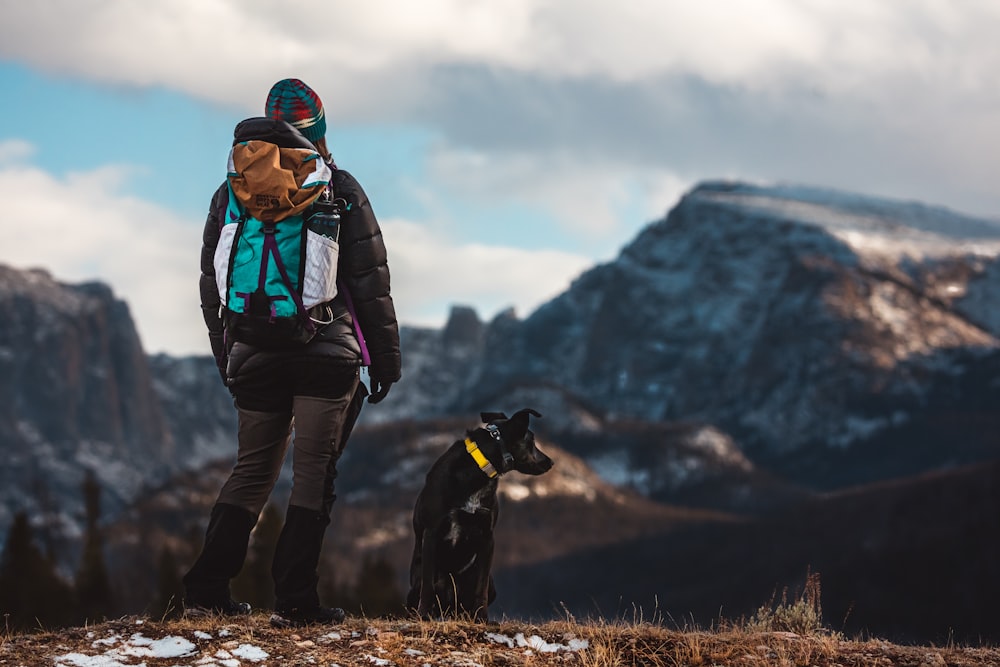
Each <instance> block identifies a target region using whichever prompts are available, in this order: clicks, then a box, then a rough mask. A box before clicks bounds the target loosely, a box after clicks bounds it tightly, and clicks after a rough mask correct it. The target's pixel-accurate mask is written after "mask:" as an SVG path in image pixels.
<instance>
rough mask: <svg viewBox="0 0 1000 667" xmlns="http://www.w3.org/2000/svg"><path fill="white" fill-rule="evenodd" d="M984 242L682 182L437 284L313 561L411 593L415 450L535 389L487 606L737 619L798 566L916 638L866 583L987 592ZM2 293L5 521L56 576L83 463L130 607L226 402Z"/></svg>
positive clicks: (32, 287) (54, 309)
mask: <svg viewBox="0 0 1000 667" xmlns="http://www.w3.org/2000/svg"><path fill="white" fill-rule="evenodd" d="M998 253H1000V225H998V223H997V222H996V221H991V220H980V219H974V218H969V217H966V216H962V215H959V214H956V213H953V212H950V211H947V210H943V209H939V208H933V207H928V206H925V205H922V204H917V203H908V202H893V201H885V200H878V199H872V198H867V197H860V196H855V195H850V194H845V193H836V192H827V191H821V190H814V189H808V188H797V187H785V186H781V187H777V186H775V187H760V186H751V185H747V184H740V183H721V182H710V183H704V184H701V185H699V186H697V187H695V188H693V189H692V190H691V191H690V192H688V193H687V194H686V195H685V196H684V197H683V199H682V200H681V201H680V202H679V203H678V205H677V206H676V207H674V208H673V209H672V210H671V211H670V212H669V213H668V214H667V215H666V216H665V217H664V218H663V219H661V220H657V221H654V222H652V223H651V224H650V225H648V226H647V227H646V228H645V229H644V230H643V231H642V232H641V233H640V234H639V235H638V237H637V238H636V239H635V240H634V241H632V242H631V243H629V244H628V245H627V246H625V247H624V248H623V249H622V251H621V253H620V254H619V255H618V257H616V258H615V259H614V260H613V261H610V262H608V263H605V264H601V265H599V266H595V267H594V268H592V269H591V270H589V271H587V272H585V273H584V274H582V275H581V276H580V277H579V278H578V279H577V280H576V281H574V283H573V284H572V285H571V286H570V287H569V288H568V289H567V290H566V292H564V293H563V294H561V295H560V296H558V297H556V298H555V299H553V300H552V301H550V302H548V303H546V304H544V305H543V306H542V307H540V308H539V309H538V310H537V311H535V312H534V313H531V314H530V315H529V316H528V317H527V318H526V319H523V320H522V319H519V318H518V317H517V316H516V315H515V314H514V313H513V312H512V311H508V312H505V313H501V314H500V315H498V316H497V317H495V318H493V319H492V320H491V321H489V322H483V321H481V320H480V319H479V317H478V315H477V314H476V313H475V312H474V311H473V310H472V309H470V308H467V307H461V306H458V307H456V308H454V310H453V311H452V315H451V317H450V319H449V321H448V323H447V325H446V326H445V327H444V328H443V329H441V330H435V329H426V328H413V327H403V329H402V332H401V336H402V347H403V364H404V367H403V379H402V381H401V382H400V383H399V384H398V386H396V387H394V388H393V390H392V392H391V393H390V394H389V397H388V398H387V399H386V400H385V401H384V402H383V403H381V404H379V405H378V406H371V407H369V408H366V409H365V411H364V412H363V414H362V419H361V422H360V424H359V427H358V430H357V431H356V432H355V434H354V436H353V437H352V440H351V443H350V446H349V447H348V449H347V452H346V454H345V457H344V459H343V460H342V465H341V467H342V473H341V477H340V478H339V479H338V493H339V494H340V496H341V497H340V501H339V503H338V510H337V511H336V515H335V520H334V526H333V527H332V528H331V531H330V534H329V535H330V536H329V553H328V555H327V558H328V561H327V566H328V570H329V571H330V572H334V573H336V574H335V576H336V577H337V578H338V580H340V581H343V578H345V577H346V578H347V579H348V580H349V579H350V577H352V576H354V575H355V574H356V573H357V572H358V570H359V568H360V567H361V566H362V565H363V564H364V563H365V562H367V561H368V560H370V559H371V558H384V559H386V560H387V562H389V563H390V565H391V566H392V567H393V568H394V574H395V576H396V577H397V578H398V580H399V582H400V585H401V586H405V581H406V572H405V570H406V567H407V564H408V559H409V554H408V553H407V551H408V549H409V548H410V545H411V544H412V542H411V539H412V536H411V535H410V533H409V530H410V528H409V512H410V511H411V509H412V501H413V499H414V498H415V496H416V492H417V490H418V489H419V486H420V484H421V482H422V474H423V472H424V471H426V469H427V468H428V467H429V465H430V462H431V461H432V460H433V458H434V456H435V455H436V453H437V452H439V451H441V450H442V449H443V448H444V447H446V446H447V445H448V444H450V443H451V442H452V441H453V440H454V439H456V438H458V437H461V434H462V433H463V432H464V430H465V429H467V428H472V427H475V426H476V425H477V421H478V414H479V412H480V411H482V410H507V411H513V410H516V409H519V408H521V407H533V408H535V409H537V410H539V411H540V412H541V413H542V414H543V415H544V417H543V418H542V419H539V420H537V421H535V422H533V428H534V429H535V430H536V433H537V434H538V436H539V440H540V442H541V443H542V447H543V449H550V450H551V451H550V452H549V453H550V454H553V455H554V457H555V458H556V462H557V467H556V468H555V469H554V470H553V472H551V473H549V474H547V475H545V476H543V477H541V478H538V479H528V480H522V479H519V478H517V477H510V478H506V479H505V480H503V483H502V487H501V488H502V490H503V493H504V509H503V510H502V515H501V523H500V528H499V530H500V531H501V532H500V533H499V534H498V538H499V539H500V542H499V546H498V561H497V567H498V571H497V575H498V582H502V585H501V590H502V597H501V598H500V599H499V600H498V604H499V605H500V609H501V610H503V611H509V612H511V613H518V614H522V613H523V614H526V615H527V614H544V613H549V612H550V611H551V610H552V605H554V604H562V603H565V604H567V605H568V607H567V608H573V609H575V610H583V609H584V608H585V606H586V603H587V602H588V601H590V602H592V601H596V600H600V601H601V602H600V604H601V606H602V609H603V610H604V611H606V612H609V613H614V612H615V611H616V607H615V605H616V604H617V602H614V601H613V600H612V598H613V597H614V595H615V594H616V592H617V594H618V595H619V596H620V599H621V600H622V601H624V600H628V599H631V600H639V599H640V598H639V597H638V596H641V595H642V594H644V593H649V592H652V591H656V592H657V593H659V592H661V591H662V593H663V597H662V599H663V600H664V601H665V604H666V605H668V606H666V607H665V608H667V609H670V610H671V611H676V612H678V613H680V614H684V613H687V612H695V611H697V612H698V613H699V614H700V615H704V614H708V613H710V611H711V610H712V609H718V607H719V605H721V604H725V605H726V607H727V608H730V609H732V610H740V611H743V610H750V611H752V608H751V607H752V606H753V605H756V604H760V603H761V602H762V599H766V596H767V595H769V594H770V593H771V592H773V590H774V588H775V587H776V586H780V585H792V584H794V583H795V582H796V581H798V580H800V579H801V578H802V577H803V576H804V571H805V569H806V568H808V567H813V568H815V569H816V570H820V571H821V572H822V573H823V575H824V577H826V579H825V581H827V582H828V584H827V589H826V590H827V591H828V592H829V591H831V588H830V586H831V584H832V587H833V588H832V596H833V597H832V598H825V599H829V600H830V606H829V607H828V609H830V610H833V611H834V612H836V613H837V614H840V613H841V612H844V610H845V609H846V608H847V607H850V602H849V600H854V601H863V603H864V604H863V607H864V610H862V604H861V602H859V606H857V607H856V608H855V609H856V611H855V612H854V613H856V614H857V616H855V617H854V618H856V619H871V618H881V619H882V621H884V620H885V619H886V618H888V617H890V616H891V617H895V618H898V619H900V620H899V622H900V623H901V624H902V625H897V626H892V625H889V624H885V623H883V624H882V625H881V626H879V625H878V624H877V623H870V622H868V621H867V620H866V621H865V623H866V626H867V627H882V628H889V629H890V630H891V631H892V632H898V633H899V634H900V636H902V635H905V634H906V633H917V634H921V633H936V632H938V628H939V626H940V623H939V621H940V620H941V617H936V618H935V619H934V620H933V623H931V624H922V623H921V620H920V618H918V617H917V616H915V615H914V614H910V613H909V611H908V610H907V609H903V608H902V607H901V606H899V605H897V606H895V607H893V606H892V605H891V604H889V603H888V602H885V601H886V600H889V601H892V600H897V599H899V598H901V597H905V595H906V594H907V591H908V589H907V588H906V587H905V582H904V580H903V578H901V577H902V575H903V574H905V573H910V574H907V576H910V575H913V576H919V577H923V578H924V579H925V580H927V581H932V580H933V581H934V585H935V586H936V587H937V588H935V592H934V593H933V594H930V593H928V594H927V599H928V600H933V601H934V604H936V605H938V607H939V608H940V609H943V610H948V609H953V608H956V607H961V606H962V605H964V604H965V602H964V601H965V600H966V599H973V600H974V605H973V607H970V608H973V609H977V610H981V609H982V607H980V606H977V605H979V604H980V601H981V600H980V597H976V596H978V595H979V593H978V592H976V593H975V595H972V594H970V593H968V591H966V590H965V588H963V587H967V586H969V585H972V584H971V583H970V579H969V576H971V575H970V573H979V574H980V575H982V577H983V578H982V582H983V584H982V590H983V591H986V592H990V591H994V592H995V590H996V588H995V586H994V583H993V580H992V578H990V576H988V575H989V572H985V574H984V571H983V568H985V567H986V566H985V565H983V563H985V562H986V561H985V560H983V558H985V556H983V554H986V555H987V556H988V555H990V554H994V551H995V546H993V545H992V543H989V542H988V541H983V538H982V535H983V533H984V531H985V532H989V530H991V528H990V523H989V522H990V521H991V520H992V519H991V517H992V514H991V513H990V511H991V510H990V508H991V507H992V506H993V505H995V503H993V500H994V499H993V498H992V496H990V495H989V493H988V492H987V491H984V489H988V488H990V487H989V484H991V483H992V482H991V481H989V480H991V479H992V477H991V475H994V473H995V471H993V472H991V471H992V470H993V469H992V468H990V466H991V465H993V464H992V463H991V462H994V461H996V460H997V459H998V458H1000V456H998V453H1000V435H997V434H1000V409H998V408H1000V381H998V380H997V378H1000V345H998V340H1000V315H998V314H997V313H996V312H995V311H994V309H993V308H992V307H991V306H992V304H993V303H996V302H997V296H998V289H1000V284H998V282H997V281H998V280H1000V268H998V267H997V261H996V258H997V255H998ZM0 305H2V306H4V307H5V309H6V310H5V312H6V313H7V317H6V318H5V320H4V322H3V323H0V369H2V370H3V371H4V372H2V373H0V386H2V387H3V394H2V395H3V397H4V398H5V399H6V400H4V401H2V407H0V455H2V456H4V457H5V458H6V461H7V464H6V465H5V466H4V468H3V469H2V471H0V476H2V477H0V480H2V481H3V483H4V486H3V491H2V492H0V530H2V531H3V532H2V535H3V536H5V535H6V529H7V526H8V525H9V522H10V519H11V517H12V515H13V513H14V512H16V511H19V510H26V511H27V512H28V513H29V515H30V516H31V517H32V521H33V526H34V527H35V528H37V529H40V530H39V531H38V534H39V535H40V536H41V538H42V539H43V541H45V542H46V546H47V548H48V549H49V550H50V551H52V552H54V553H59V554H60V555H61V559H62V561H63V565H64V570H65V568H66V567H70V568H72V567H73V565H74V564H75V560H74V557H73V555H74V553H73V549H75V548H78V546H79V538H80V535H81V530H82V518H83V517H82V507H81V504H82V503H81V501H82V494H81V490H80V484H81V482H82V480H83V477H84V474H85V471H86V470H87V469H91V470H93V471H94V472H95V473H96V474H97V476H98V480H99V482H100V483H101V485H102V488H103V489H104V490H105V494H104V496H103V502H104V507H103V509H104V515H103V516H104V526H105V528H106V531H107V535H106V536H107V545H108V549H107V551H108V559H109V561H110V564H111V571H112V572H114V573H115V576H116V585H117V586H118V593H119V595H120V596H121V597H119V600H120V601H122V603H123V604H125V603H126V602H127V603H128V604H130V605H132V607H131V608H132V609H136V608H142V606H143V604H145V603H148V599H149V594H150V593H149V591H150V586H155V585H156V582H155V581H150V578H151V577H155V576H156V575H157V574H158V573H157V572H154V571H152V569H151V568H150V563H151V562H153V559H154V558H156V557H157V556H158V555H159V556H161V557H163V558H164V559H165V560H164V562H168V561H169V560H170V558H167V556H170V557H171V558H173V559H174V566H176V567H183V565H185V564H186V563H187V562H188V560H189V559H190V558H191V557H192V556H193V549H194V548H195V547H194V546H193V545H195V544H197V542H198V540H199V539H200V537H201V534H202V532H203V530H204V522H205V520H206V519H207V516H208V513H207V509H208V507H209V506H210V505H211V503H212V502H213V501H214V499H215V496H216V494H217V493H218V489H219V487H220V485H221V483H222V480H223V479H224V478H225V476H226V474H227V473H228V470H229V468H230V466H231V464H232V460H233V457H234V449H235V442H234V436H235V414H234V410H233V406H232V399H231V397H230V396H229V394H228V393H227V392H226V390H225V388H224V387H223V386H222V385H221V383H220V382H219V381H218V376H217V373H216V371H215V368H214V364H213V362H212V360H211V359H209V358H207V357H188V358H173V357H170V356H166V355H156V356H152V357H147V356H146V355H145V354H144V353H143V351H142V348H141V344H140V341H139V339H138V336H137V335H136V333H135V328H134V326H133V323H132V321H131V317H130V315H129V312H128V308H127V306H126V304H124V303H122V302H121V301H120V300H118V299H116V298H115V296H114V294H113V293H112V292H111V290H110V289H109V288H108V287H106V286H104V285H101V284H98V283H86V284H81V285H68V284H64V283H60V282H58V281H56V280H54V279H53V278H52V277H51V276H49V275H48V274H47V273H45V272H44V271H14V270H12V269H8V268H4V267H0ZM935 480H937V481H935ZM942 480H943V481H942ZM984 480H985V481H984ZM288 482H289V479H288V477H287V475H286V476H283V477H282V478H281V480H279V488H278V490H277V493H276V496H275V498H274V501H275V503H276V506H277V507H280V506H281V503H282V499H283V498H284V494H286V493H287V488H288ZM977 489H978V491H977ZM911 507H913V508H917V509H916V510H914V511H912V512H911V511H910V509H909V508H911ZM279 511H280V510H279ZM262 533H263V530H262ZM880 535H881V536H882V537H880ZM887 536H891V537H887ZM265 537H266V536H265V535H263V534H262V535H261V536H260V537H259V539H261V540H264V539H265ZM883 538H884V539H883ZM0 539H3V537H0ZM255 539H256V538H255ZM949 545H954V546H955V548H956V549H959V550H960V553H961V550H965V551H967V552H968V553H969V554H970V555H969V556H968V557H967V558H965V559H964V561H963V560H962V559H961V558H959V557H958V556H955V555H954V554H951V555H949V554H947V553H945V552H946V550H947V548H948V546H949ZM67 549H68V551H66V550H67ZM67 554H68V555H67ZM987 560H988V559H987ZM963 562H968V563H970V564H972V565H971V567H972V569H970V570H968V571H965V570H963V569H962V567H963V565H962V564H963ZM896 564H899V567H898V568H897V569H894V568H895V567H896ZM167 569H169V568H167ZM852 573H857V581H858V582H861V583H858V584H857V586H855V585H854V584H853V583H852V581H853V580H852V579H851V577H852V576H853V575H852ZM897 575H898V576H897ZM862 583H863V586H865V587H868V588H870V589H871V590H870V591H868V592H867V593H865V596H866V597H865V596H861V595H860V594H859V593H857V591H859V590H861V589H860V588H858V586H861V585H862ZM862 592H864V591H862ZM130 596H131V597H130ZM761 596H764V597H763V598H762V597H761ZM970 596H971V597H970ZM615 599H618V598H615ZM643 604H645V603H643ZM845 605H846V606H845ZM913 609H919V610H923V612H922V613H926V609H927V605H916V604H914V605H913ZM588 610H589V608H588ZM873 610H874V611H873ZM844 613H846V612H844ZM914 613H916V612H914ZM983 613H985V612H983ZM865 614H869V615H870V616H867V617H866V616H865ZM872 614H874V615H873V616H872ZM879 615H881V616H879ZM954 618H956V619H960V620H961V621H962V622H963V623H965V624H966V626H967V627H969V628H979V627H980V626H978V625H976V624H975V622H974V619H973V618H972V617H971V616H969V615H968V614H964V613H963V614H957V613H956V614H954ZM859 622H860V620H859ZM880 622H881V621H880ZM921 636H926V634H924V635H921Z"/></svg>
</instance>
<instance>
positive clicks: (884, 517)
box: [497, 463, 1000, 643]
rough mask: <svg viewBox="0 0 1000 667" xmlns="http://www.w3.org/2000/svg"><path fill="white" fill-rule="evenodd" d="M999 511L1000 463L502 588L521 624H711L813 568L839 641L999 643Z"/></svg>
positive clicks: (560, 562) (628, 551)
mask: <svg viewBox="0 0 1000 667" xmlns="http://www.w3.org/2000/svg"><path fill="white" fill-rule="evenodd" d="M998 506H1000V464H998V463H992V464H984V465H978V466H970V467H967V468H960V469H955V470H951V471H947V472H938V473H931V474H928V475H925V476H922V477H919V478H915V479H911V480H907V481H904V482H885V483H880V484H876V485H872V486H867V487H859V488H855V489H850V490H847V491H843V492H839V493H834V494H830V495H827V496H823V497H819V498H815V499H814V500H812V501H810V502H806V503H802V504H799V505H795V506H792V507H789V508H787V509H786V510H785V511H784V512H781V513H777V514H774V515H770V516H768V517H763V518H759V519H747V520H744V521H742V522H736V523H728V524H716V525H700V526H694V527H691V528H690V529H689V530H687V531H684V532H682V533H680V534H677V533H674V534H663V535H654V536H650V537H645V538H639V539H636V540H630V541H627V542H620V543H617V544H614V545H609V546H607V547H602V548H597V549H592V550H590V551H587V552H583V551H579V552H576V553H574V554H573V555H572V556H571V557H567V558H558V559H553V560H551V561H549V562H546V563H541V564H538V565H536V566H528V567H519V568H514V569H511V570H507V571H503V572H500V573H499V574H498V577H497V588H498V589H500V590H504V589H508V590H510V589H514V590H513V591H511V594H512V595H516V598H517V599H516V600H509V602H508V607H507V608H508V610H509V611H510V613H511V614H513V615H516V616H520V615H523V614H530V613H532V612H533V611H534V610H538V609H545V608H550V609H552V608H556V604H558V608H561V609H567V610H569V611H570V612H571V613H573V614H575V615H578V616H585V615H587V614H592V613H595V612H597V611H600V612H601V613H602V614H604V615H617V614H620V613H622V612H623V611H625V610H628V609H631V608H633V607H636V606H637V607H639V608H643V609H647V610H648V609H658V610H659V611H660V612H661V613H663V614H664V615H669V616H670V617H672V618H684V619H694V620H695V621H696V622H698V623H701V624H708V623H711V622H712V620H713V619H715V618H717V617H718V615H719V614H722V615H723V616H726V617H739V616H742V615H746V614H750V613H752V612H753V611H754V609H755V608H756V605H758V604H759V601H760V600H766V599H770V598H771V597H772V596H774V595H777V596H779V597H780V596H781V594H782V591H783V590H784V589H787V590H788V592H789V594H790V595H791V596H793V597H794V596H796V595H797V594H798V593H801V591H802V590H803V587H804V585H805V580H806V575H807V573H809V572H810V571H811V572H813V573H819V575H820V577H821V581H822V588H823V592H822V598H823V611H824V615H825V618H826V619H827V621H828V622H829V623H830V625H831V627H833V628H834V629H836V630H843V631H845V632H849V633H852V634H853V633H860V632H865V633H870V634H871V635H873V636H878V637H883V638H888V639H893V640H896V641H908V642H920V641H922V642H936V643H944V642H947V641H949V640H953V639H954V640H957V641H988V642H998V641H1000V630H998V628H997V625H996V623H995V619H996V613H995V606H996V605H995V603H996V599H997V596H998V595H1000V573H998V571H997V568H996V563H997V562H998V561H997V559H998V558H1000V538H998V535H1000V533H998V531H997V528H998V527H1000V523H998V518H997V513H996V508H997V507H998ZM612 563H613V564H614V567H610V564H612ZM636 572H642V573H643V576H642V577H636V576H634V573H636ZM553 592H556V593H553Z"/></svg>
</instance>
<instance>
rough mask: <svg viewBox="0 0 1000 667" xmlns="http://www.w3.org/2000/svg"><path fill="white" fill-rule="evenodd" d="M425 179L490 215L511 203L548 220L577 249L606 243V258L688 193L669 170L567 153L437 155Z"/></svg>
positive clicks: (438, 152) (685, 185) (450, 151)
mask: <svg viewBox="0 0 1000 667" xmlns="http://www.w3.org/2000/svg"><path fill="white" fill-rule="evenodd" d="M428 162H429V170H430V173H431V176H432V179H433V180H434V181H435V182H437V183H439V184H440V187H441V189H442V190H444V191H446V192H452V193H456V194H455V195H454V196H456V197H462V198H466V199H472V200H477V201H478V202H480V205H481V206H483V207H484V208H497V207H500V206H503V205H504V204H506V203H508V202H509V201H511V199H512V198H513V197H516V200H517V201H518V202H519V204H520V205H524V206H528V207H532V208H537V209H539V210H541V211H545V212H547V213H548V214H550V215H551V216H552V217H553V218H554V219H555V220H556V221H557V223H558V224H559V226H560V228H561V231H562V232H563V233H564V234H567V235H573V236H582V237H585V238H586V239H587V240H588V241H589V242H588V243H583V244H577V245H580V246H584V247H586V246H593V247H597V246H599V244H600V243H604V244H608V247H609V251H608V252H605V253H599V254H600V256H601V257H602V258H603V259H610V258H611V256H612V255H613V254H615V253H614V252H613V251H614V250H617V248H618V245H619V244H620V243H621V242H622V241H623V240H625V239H627V238H629V237H630V236H631V235H632V234H633V233H634V232H635V231H636V228H637V226H638V225H644V224H645V223H647V222H649V221H650V220H653V219H654V218H660V217H662V216H663V215H664V213H666V210H667V208H668V207H669V206H672V205H673V204H674V203H676V202H677V200H678V199H680V195H681V194H682V193H683V192H684V190H686V189H688V188H689V187H690V186H691V184H692V183H691V181H690V180H689V179H684V178H682V177H680V176H678V175H677V174H675V173H673V172H672V171H670V170H667V169H663V168H657V167H656V166H651V165H645V164H629V163H627V162H622V161H616V160H614V159H613V158H612V157H611V156H608V157H607V158H606V159H601V158H596V157H595V158H593V159H592V160H590V159H587V160H584V159H581V158H580V156H579V155H573V154H570V153H569V152H566V151H553V152H549V153H544V154H533V153H529V152H516V151H506V152H486V151H482V150H479V151H475V150H456V149H450V148H443V147H441V148H439V149H437V150H435V151H434V152H433V153H432V154H431V156H430V157H429V160H428Z"/></svg>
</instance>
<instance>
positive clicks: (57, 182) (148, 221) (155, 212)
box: [0, 142, 208, 353]
mask: <svg viewBox="0 0 1000 667" xmlns="http://www.w3.org/2000/svg"><path fill="white" fill-rule="evenodd" d="M19 143H20V142H18V143H16V144H12V142H3V143H0V154H4V153H7V152H9V151H12V150H13V151H15V152H23V151H24V146H23V145H19ZM129 172H130V170H129V168H128V167H127V166H109V167H104V168H101V169H98V170H94V171H91V172H86V173H73V174H66V175H62V176H57V175H54V174H51V173H47V172H45V171H43V170H41V169H37V168H34V167H31V166H24V165H0V199H2V200H3V201H4V219H5V221H6V222H5V224H6V225H7V226H8V227H11V226H16V227H17V233H16V234H8V235H7V239H6V240H5V241H4V244H3V246H2V249H0V261H3V262H4V263H6V264H9V265H11V266H14V267H18V268H29V267H43V268H45V269H47V270H49V271H50V272H51V273H52V274H53V275H54V276H55V277H56V278H57V279H58V280H62V281H66V282H78V281H85V280H101V281H103V282H105V283H108V284H110V285H111V286H112V288H113V290H114V292H115V294H116V295H117V296H118V297H119V298H123V299H124V300H125V301H126V302H127V303H128V305H129V308H130V310H131V312H132V316H133V319H134V320H135V321H136V325H137V328H138V330H139V334H140V337H141V339H142V341H143V344H144V345H145V347H146V349H147V350H150V351H160V350H164V349H171V350H175V349H181V350H184V351H188V352H201V353H206V352H207V351H208V347H207V338H206V337H205V335H204V325H203V324H201V322H200V320H201V311H200V308H199V301H198V291H197V276H198V248H199V246H200V243H201V233H200V230H199V229H197V228H196V227H195V226H194V225H192V224H190V222H189V221H185V220H182V219H180V218H178V217H177V216H175V215H174V214H171V213H170V212H169V211H166V210H163V209H161V208H159V207H157V206H154V205H152V204H149V203H147V202H143V201H141V200H138V199H135V198H133V197H129V196H126V195H123V194H121V192H120V191H119V188H120V186H121V185H122V184H123V183H124V182H126V181H127V179H128V177H129ZM28 221H30V224H29V222H28Z"/></svg>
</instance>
